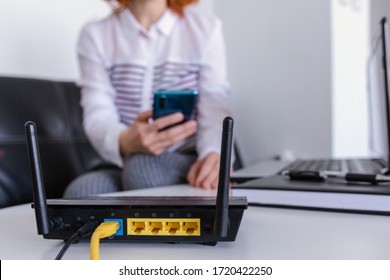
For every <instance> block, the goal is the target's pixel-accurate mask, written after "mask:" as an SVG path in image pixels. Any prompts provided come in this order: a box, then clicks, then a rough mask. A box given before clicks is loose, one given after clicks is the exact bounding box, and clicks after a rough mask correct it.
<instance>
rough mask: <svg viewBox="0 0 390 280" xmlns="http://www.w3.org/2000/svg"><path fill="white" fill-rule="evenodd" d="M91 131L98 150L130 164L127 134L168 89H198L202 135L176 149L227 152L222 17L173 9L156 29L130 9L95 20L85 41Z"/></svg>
mask: <svg viewBox="0 0 390 280" xmlns="http://www.w3.org/2000/svg"><path fill="white" fill-rule="evenodd" d="M78 57H79V63H80V70H81V79H80V81H79V84H80V86H81V87H82V91H81V106H82V107H83V112H84V114H83V125H84V129H85V132H86V134H87V136H88V138H89V140H90V142H91V143H92V145H93V146H94V148H95V149H96V150H97V151H98V153H99V154H100V155H101V156H102V157H103V158H104V159H106V160H107V161H110V162H112V163H114V164H116V165H118V166H123V159H122V157H121V154H120V149H119V136H120V134H121V133H122V132H123V131H124V130H126V129H127V128H128V127H129V126H131V125H132V123H133V122H134V119H135V118H136V116H137V114H138V113H139V112H141V111H145V110H148V109H150V108H151V107H152V104H153V94H154V92H155V91H157V90H160V89H165V90H173V89H198V90H199V98H198V103H197V108H196V111H197V114H196V120H197V123H198V131H197V133H196V135H194V136H193V137H190V138H189V139H187V140H185V141H183V143H179V144H177V145H175V146H174V147H171V149H169V151H172V150H177V149H182V148H183V147H186V148H188V147H189V146H193V148H195V149H196V151H197V153H198V156H199V158H200V159H201V158H203V157H204V156H206V155H207V154H208V153H210V152H212V151H216V152H218V153H219V151H220V141H221V140H220V138H221V123H222V119H223V118H224V117H225V116H227V115H229V114H230V108H229V107H230V106H229V84H228V82H227V78H226V61H225V46H224V40H223V34H222V26H221V22H220V21H219V20H218V19H217V18H215V17H214V16H212V15H204V14H200V13H199V12H198V11H196V10H193V9H186V10H185V15H184V17H179V16H178V15H176V14H175V13H173V12H172V11H170V10H169V9H168V10H166V11H165V13H164V14H163V15H162V17H161V18H160V20H159V21H158V22H157V23H156V24H154V25H153V26H152V27H151V28H150V29H148V30H146V29H145V28H143V27H142V26H141V25H140V24H139V23H138V22H137V20H136V19H135V18H134V16H133V15H132V14H131V12H130V11H129V10H128V9H126V10H124V11H122V12H121V13H119V14H112V15H110V16H108V17H107V18H104V19H102V20H98V21H94V22H91V23H88V24H87V25H86V26H85V27H84V28H83V30H82V31H81V34H80V38H79V42H78Z"/></svg>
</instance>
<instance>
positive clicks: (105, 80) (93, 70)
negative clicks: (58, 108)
mask: <svg viewBox="0 0 390 280" xmlns="http://www.w3.org/2000/svg"><path fill="white" fill-rule="evenodd" d="M93 35H94V34H93V26H91V25H87V26H86V27H84V29H83V30H82V32H81V33H80V37H79V42H78V48H77V53H78V58H79V65H80V71H81V79H80V81H79V85H80V86H81V106H82V108H83V127H84V130H85V133H86V135H87V137H88V139H89V141H90V142H91V144H92V146H93V147H94V148H95V150H96V151H97V152H98V153H99V154H100V156H101V157H102V158H104V159H105V160H107V161H109V162H111V163H113V164H115V165H118V166H123V159H122V157H121V155H120V148H119V136H120V134H121V132H122V131H124V130H126V129H127V128H126V126H125V125H124V124H122V123H121V122H120V118H119V114H118V111H117V109H116V106H115V90H114V89H113V87H112V85H111V82H110V78H109V74H108V70H107V69H106V67H105V65H104V61H103V59H102V56H101V55H100V54H99V53H101V52H99V45H98V44H97V43H96V40H94V36H93Z"/></svg>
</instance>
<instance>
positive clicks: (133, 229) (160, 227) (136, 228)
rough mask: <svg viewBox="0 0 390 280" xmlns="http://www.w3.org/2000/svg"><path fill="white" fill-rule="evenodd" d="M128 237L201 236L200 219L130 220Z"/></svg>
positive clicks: (128, 222)
mask: <svg viewBox="0 0 390 280" xmlns="http://www.w3.org/2000/svg"><path fill="white" fill-rule="evenodd" d="M127 235H163V236H167V235H169V236H200V219H197V218H188V219H180V218H167V219H160V218H150V219H147V218H145V219H144V218H128V219H127Z"/></svg>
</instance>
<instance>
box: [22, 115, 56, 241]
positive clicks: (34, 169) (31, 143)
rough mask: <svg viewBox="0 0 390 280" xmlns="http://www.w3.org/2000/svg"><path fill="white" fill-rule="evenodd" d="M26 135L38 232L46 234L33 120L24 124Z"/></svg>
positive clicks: (42, 187) (44, 198)
mask: <svg viewBox="0 0 390 280" xmlns="http://www.w3.org/2000/svg"><path fill="white" fill-rule="evenodd" d="M24 128H25V131H26V137H27V147H28V155H29V159H30V166H31V175H32V179H33V194H34V197H33V199H34V209H35V218H36V220H37V228H38V234H39V235H42V234H48V233H49V232H50V229H51V226H50V222H49V218H48V215H47V205H46V194H45V187H44V185H43V177H42V168H41V160H40V157H39V147H38V139H37V128H36V126H35V123H34V122H31V121H29V122H27V123H26V124H25V125H24Z"/></svg>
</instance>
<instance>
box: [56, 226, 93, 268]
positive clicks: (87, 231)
mask: <svg viewBox="0 0 390 280" xmlns="http://www.w3.org/2000/svg"><path fill="white" fill-rule="evenodd" d="M96 226H97V222H88V223H86V224H84V225H83V226H82V227H81V228H79V229H78V230H77V231H76V232H75V234H73V235H72V236H71V237H70V238H69V239H68V241H66V243H65V245H64V246H63V247H62V249H61V251H60V252H59V253H58V255H57V257H56V258H55V259H56V260H61V259H62V257H63V256H64V254H65V252H66V251H67V250H68V249H69V247H70V245H72V244H73V243H75V242H77V241H79V240H80V239H81V238H83V237H85V236H88V235H91V234H92V232H93V231H94V230H95V228H96Z"/></svg>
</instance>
